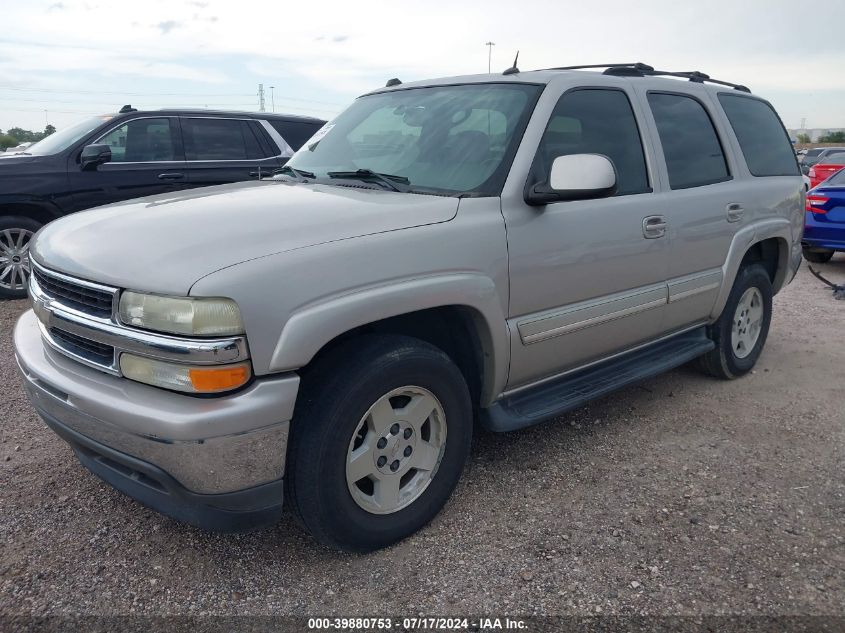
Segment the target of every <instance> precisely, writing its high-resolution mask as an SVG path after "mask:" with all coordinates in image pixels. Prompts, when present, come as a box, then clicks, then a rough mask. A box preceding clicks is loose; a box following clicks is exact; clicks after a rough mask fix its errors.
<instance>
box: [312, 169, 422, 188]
mask: <svg viewBox="0 0 845 633" xmlns="http://www.w3.org/2000/svg"><path fill="white" fill-rule="evenodd" d="M326 175H327V176H328V177H329V178H348V179H352V180H377V181H378V182H380V183H381V184H383V185H385V186H386V187H387V188H388V189H390V190H391V191H399V192H402V193H405V192H407V191H408V190H407V188H405V187H400V186H399V184H401V185H410V184H411V181H410V180H408V179H407V178H406V177H405V176H396V175H394V174H381V173H379V172H375V171H373V170H372V169H357V170H355V171H330V172H328V173H327V174H326ZM397 183H399V184H397Z"/></svg>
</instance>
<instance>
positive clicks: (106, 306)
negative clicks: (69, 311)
mask: <svg viewBox="0 0 845 633" xmlns="http://www.w3.org/2000/svg"><path fill="white" fill-rule="evenodd" d="M32 274H33V276H34V277H35V280H36V281H37V282H38V285H39V286H40V287H41V290H42V291H43V292H44V294H45V295H47V296H49V297H50V298H51V299H56V300H58V301H59V302H60V303H63V304H64V305H66V306H68V307H69V308H74V309H75V310H79V311H80V312H84V313H85V314H90V315H92V316H97V317H103V318H108V317H110V316H111V313H112V299H113V295H112V293H110V292H107V291H105V290H96V289H94V288H88V287H87V286H83V285H81V284H75V283H73V282H70V281H65V280H64V279H59V278H58V277H53V276H52V275H47V274H44V273H42V272H41V271H40V270H39V269H37V268H34V269H33V271H32Z"/></svg>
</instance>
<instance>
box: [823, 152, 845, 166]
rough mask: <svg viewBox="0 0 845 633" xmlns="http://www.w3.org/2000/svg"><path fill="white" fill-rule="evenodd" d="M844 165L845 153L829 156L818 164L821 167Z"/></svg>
mask: <svg viewBox="0 0 845 633" xmlns="http://www.w3.org/2000/svg"><path fill="white" fill-rule="evenodd" d="M842 163H845V152H836V153H833V154H827V155H826V156H825V157H824V158H823V159H822V160H820V161H819V162H818V164H819V165H841V164H842Z"/></svg>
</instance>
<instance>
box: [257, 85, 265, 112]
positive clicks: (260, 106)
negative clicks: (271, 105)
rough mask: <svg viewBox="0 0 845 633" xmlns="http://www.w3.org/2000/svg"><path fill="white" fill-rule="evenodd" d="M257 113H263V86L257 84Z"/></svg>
mask: <svg viewBox="0 0 845 633" xmlns="http://www.w3.org/2000/svg"><path fill="white" fill-rule="evenodd" d="M258 111H259V112H264V111H265V110H264V84H258Z"/></svg>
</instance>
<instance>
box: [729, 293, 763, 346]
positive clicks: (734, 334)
mask: <svg viewBox="0 0 845 633" xmlns="http://www.w3.org/2000/svg"><path fill="white" fill-rule="evenodd" d="M763 316H764V313H763V295H762V293H761V292H760V291H759V290H758V289H757V288H753V287H752V288H748V289H747V290H746V291H745V292H744V293H742V296H741V297H740V298H739V303H737V306H736V311H735V312H734V318H733V323H732V324H731V346H732V347H733V351H734V354H736V357H737V358H745V357H746V356H748V355H749V354H750V353H751V350H753V349H754V345H755V344H756V343H757V339H758V338H760V329H761V326H762V324H763Z"/></svg>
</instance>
